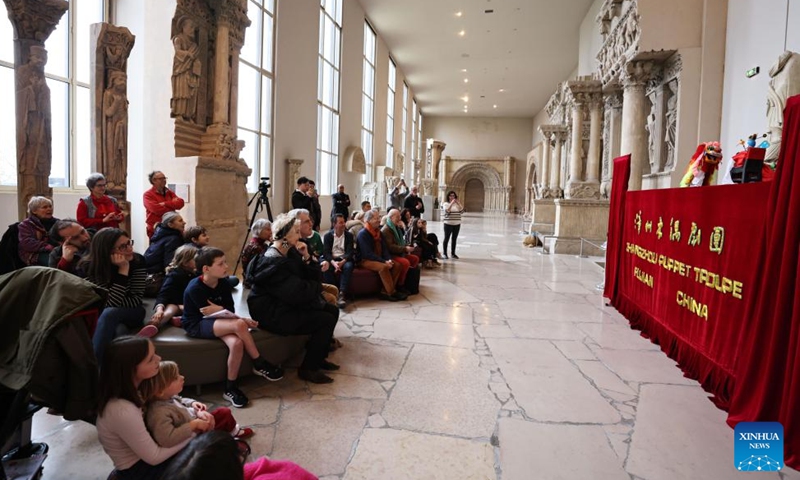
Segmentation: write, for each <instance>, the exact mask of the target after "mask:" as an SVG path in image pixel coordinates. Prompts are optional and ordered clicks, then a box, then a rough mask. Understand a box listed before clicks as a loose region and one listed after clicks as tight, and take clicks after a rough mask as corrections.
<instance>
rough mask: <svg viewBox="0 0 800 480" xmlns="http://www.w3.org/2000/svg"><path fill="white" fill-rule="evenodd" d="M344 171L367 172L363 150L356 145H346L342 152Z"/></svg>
mask: <svg viewBox="0 0 800 480" xmlns="http://www.w3.org/2000/svg"><path fill="white" fill-rule="evenodd" d="M344 171H345V172H351V173H361V174H366V173H367V159H366V157H365V156H364V150H362V149H361V147H360V146H358V145H351V146H349V147H347V150H345V152H344Z"/></svg>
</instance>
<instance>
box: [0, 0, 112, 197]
mask: <svg viewBox="0 0 800 480" xmlns="http://www.w3.org/2000/svg"><path fill="white" fill-rule="evenodd" d="M69 3H70V6H69V10H68V11H67V12H66V13H64V15H63V16H62V17H61V21H60V22H59V24H58V26H57V27H56V29H55V30H54V31H53V33H52V34H51V35H50V37H49V38H48V39H47V41H46V44H45V46H46V48H47V57H48V60H47V64H46V65H45V67H44V69H45V77H46V78H47V86H48V87H49V88H50V106H51V112H52V123H51V128H52V132H53V137H52V138H53V143H52V159H53V161H52V165H51V168H50V186H51V187H71V186H81V185H83V183H84V180H85V179H86V177H88V176H89V173H91V172H90V171H89V170H90V168H91V165H90V162H91V150H90V143H91V125H90V118H91V115H90V110H91V106H90V105H91V104H90V96H89V82H90V80H91V79H90V71H91V69H90V67H91V65H90V59H89V48H90V47H89V34H90V29H89V26H90V25H91V24H93V23H98V22H102V21H104V20H105V19H106V10H105V3H106V2H105V0H70V2H69ZM13 38H14V33H13V29H12V27H11V22H10V21H9V20H8V13H7V11H6V6H5V4H4V3H0V92H3V97H4V98H6V99H8V98H14V89H15V87H14V44H13V42H12V39H13ZM16 184H17V145H16V115H15V109H14V106H13V104H12V105H6V107H5V108H3V110H2V113H0V185H7V186H15V185H16ZM81 189H82V188H81Z"/></svg>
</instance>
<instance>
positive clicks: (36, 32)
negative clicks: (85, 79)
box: [3, 0, 69, 63]
mask: <svg viewBox="0 0 800 480" xmlns="http://www.w3.org/2000/svg"><path fill="white" fill-rule="evenodd" d="M3 2H4V3H5V4H6V9H7V10H8V19H9V20H11V24H12V25H13V26H14V32H15V34H16V37H17V39H18V40H20V41H26V40H32V41H33V43H34V44H39V45H44V41H45V40H47V38H48V37H49V36H50V34H51V33H53V30H55V28H56V26H58V22H59V21H60V20H61V17H62V16H63V15H64V12H66V11H67V9H68V8H69V3H68V2H67V1H66V0H36V1H30V0H3ZM26 50H27V49H26ZM25 55H26V56H27V52H25ZM25 61H27V58H26V59H24V61H23V63H24V62H25Z"/></svg>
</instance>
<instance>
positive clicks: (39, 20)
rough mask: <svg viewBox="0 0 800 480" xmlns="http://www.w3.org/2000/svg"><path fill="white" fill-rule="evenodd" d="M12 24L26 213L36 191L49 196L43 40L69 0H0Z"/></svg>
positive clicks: (21, 208) (20, 191)
mask: <svg viewBox="0 0 800 480" xmlns="http://www.w3.org/2000/svg"><path fill="white" fill-rule="evenodd" d="M3 2H4V3H5V4H6V9H7V11H8V19H9V20H10V21H11V25H12V27H13V28H14V92H15V95H16V124H17V136H16V139H17V205H18V215H19V219H20V220H22V219H24V218H25V217H27V206H28V200H30V198H31V197H32V196H34V195H43V196H46V197H50V198H52V197H53V191H52V189H51V188H50V184H49V178H50V167H51V165H52V160H53V158H52V142H53V137H52V129H51V125H52V123H51V120H52V111H51V108H50V89H49V88H48V87H47V82H46V81H45V76H44V66H45V64H46V63H47V50H46V49H45V40H47V38H48V37H49V36H50V34H51V33H53V30H55V28H56V26H57V25H58V23H59V21H60V20H61V17H62V15H64V13H65V12H66V11H67V8H68V7H69V3H67V2H66V1H64V0H40V1H35V2H32V1H26V0H3Z"/></svg>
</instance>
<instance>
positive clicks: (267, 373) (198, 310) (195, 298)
mask: <svg viewBox="0 0 800 480" xmlns="http://www.w3.org/2000/svg"><path fill="white" fill-rule="evenodd" d="M195 265H196V266H197V272H198V273H199V274H200V276H199V277H197V278H195V279H193V280H192V281H191V282H189V286H188V287H186V292H184V294H183V316H182V317H181V326H182V327H183V329H184V330H186V335H188V336H190V337H195V338H208V339H213V338H219V339H220V340H222V341H223V342H225V345H227V346H228V377H227V378H228V381H227V382H226V384H225V393H224V394H223V397H224V398H225V399H226V400H228V401H229V402H231V404H233V406H234V407H244V406H245V405H247V403H248V401H249V400H248V399H247V396H245V394H244V393H243V392H242V391H241V390H239V387H238V386H237V384H236V380H237V379H238V377H239V367H240V365H241V363H242V355H243V352H242V351H243V350H244V352H246V353H247V354H248V355H250V358H252V359H253V373H255V374H256V375H260V376H262V377H264V378H266V379H267V380H270V381H273V382H274V381H277V380H280V379H282V378H283V370H282V369H281V368H280V367H276V366H274V365H272V364H270V363H269V362H267V361H266V360H264V359H263V358H262V357H261V355H260V354H259V353H258V348H257V347H256V344H255V341H254V340H253V336H252V335H251V334H250V330H249V329H250V328H256V327H257V326H258V323H257V322H256V321H255V320H253V319H252V318H242V317H239V316H237V315H236V314H235V313H233V312H234V308H235V307H234V304H233V295H232V294H231V289H232V287H231V285H230V284H229V283H228V282H227V281H225V279H226V278H227V277H228V263H227V262H226V261H225V253H224V252H223V251H222V250H220V249H218V248H214V247H205V248H203V249H202V250H200V252H199V253H198V254H197V258H196V259H195ZM223 310H227V311H228V312H230V314H228V313H225V314H224V315H221V316H218V317H213V315H214V314H218V315H219V312H222V311H223Z"/></svg>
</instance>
